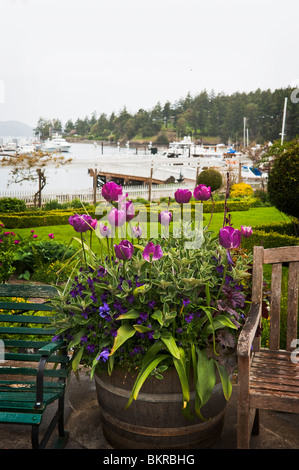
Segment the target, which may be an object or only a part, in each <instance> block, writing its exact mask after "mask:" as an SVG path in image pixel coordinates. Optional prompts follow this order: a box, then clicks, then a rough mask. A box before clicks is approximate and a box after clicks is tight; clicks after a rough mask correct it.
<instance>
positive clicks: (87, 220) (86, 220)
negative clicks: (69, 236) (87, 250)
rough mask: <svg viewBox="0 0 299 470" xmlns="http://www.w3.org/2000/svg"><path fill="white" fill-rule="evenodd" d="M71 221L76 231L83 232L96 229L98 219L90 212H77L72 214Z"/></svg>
mask: <svg viewBox="0 0 299 470" xmlns="http://www.w3.org/2000/svg"><path fill="white" fill-rule="evenodd" d="M69 223H70V225H72V226H73V227H74V229H75V231H76V232H79V233H83V232H87V231H88V230H92V229H94V228H95V227H96V225H97V219H93V218H92V217H91V216H90V215H88V214H82V215H79V214H75V215H71V217H70V218H69Z"/></svg>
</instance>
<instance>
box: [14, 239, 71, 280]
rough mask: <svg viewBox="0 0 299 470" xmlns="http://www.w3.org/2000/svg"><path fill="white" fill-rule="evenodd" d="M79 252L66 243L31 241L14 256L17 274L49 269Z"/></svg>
mask: <svg viewBox="0 0 299 470" xmlns="http://www.w3.org/2000/svg"><path fill="white" fill-rule="evenodd" d="M76 252H77V250H76V249H75V248H74V247H73V246H70V247H68V246H67V245H66V244H64V243H59V242H55V241H53V240H51V241H37V242H33V241H29V242H27V243H26V244H25V245H24V246H22V247H20V248H19V249H18V250H17V251H16V252H15V254H14V266H15V267H16V272H17V273H18V274H21V273H26V272H28V273H30V274H31V273H33V272H35V271H36V270H37V268H39V269H48V267H49V265H50V264H51V263H55V262H56V261H63V260H67V259H69V258H71V257H72V256H74V255H75V254H76Z"/></svg>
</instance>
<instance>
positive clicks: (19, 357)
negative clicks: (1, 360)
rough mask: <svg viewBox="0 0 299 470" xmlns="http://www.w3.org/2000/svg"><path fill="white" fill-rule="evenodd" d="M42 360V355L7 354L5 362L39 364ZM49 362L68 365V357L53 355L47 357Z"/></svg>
mask: <svg viewBox="0 0 299 470" xmlns="http://www.w3.org/2000/svg"><path fill="white" fill-rule="evenodd" d="M40 358H41V354H31V353H28V354H26V353H5V361H26V362H38V361H39V360H40ZM47 361H48V362H56V363H64V364H67V363H68V357H67V356H59V355H54V354H52V355H51V356H47Z"/></svg>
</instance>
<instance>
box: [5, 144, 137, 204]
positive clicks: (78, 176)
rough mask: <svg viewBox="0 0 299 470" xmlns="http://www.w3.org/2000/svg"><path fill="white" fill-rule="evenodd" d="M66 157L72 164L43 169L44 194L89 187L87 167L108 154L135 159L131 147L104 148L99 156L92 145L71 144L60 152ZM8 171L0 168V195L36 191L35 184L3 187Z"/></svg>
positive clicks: (93, 165) (95, 163)
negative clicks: (45, 179)
mask: <svg viewBox="0 0 299 470" xmlns="http://www.w3.org/2000/svg"><path fill="white" fill-rule="evenodd" d="M141 154H143V155H144V154H145V151H144V149H142V150H141V149H139V150H138V155H141ZM62 155H64V156H65V157H66V158H72V162H71V163H70V164H68V165H65V166H60V167H59V168H55V167H53V166H52V165H49V166H48V167H47V169H46V173H45V174H46V178H47V185H46V188H45V191H47V190H48V191H55V190H57V189H62V188H63V189H71V190H81V189H88V188H92V178H91V177H90V176H89V174H88V169H89V168H95V167H96V166H97V167H100V165H101V159H102V160H103V159H105V160H107V157H109V156H110V155H111V157H112V156H115V157H116V158H118V156H119V157H120V160H123V159H124V158H125V159H127V158H128V159H130V158H131V157H133V156H136V149H135V148H129V149H127V148H120V150H118V148H116V146H104V147H103V153H102V147H101V145H97V146H95V145H94V144H93V143H87V144H85V143H84V144H83V143H82V144H79V143H72V147H71V150H70V152H66V153H63V154H62ZM10 171H11V168H9V167H3V166H0V192H1V193H2V195H3V192H4V191H5V192H6V191H15V190H16V191H22V190H27V189H35V188H36V189H37V182H24V183H22V184H11V185H10V186H9V187H8V186H7V183H8V180H9V173H10Z"/></svg>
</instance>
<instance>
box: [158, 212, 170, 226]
mask: <svg viewBox="0 0 299 470" xmlns="http://www.w3.org/2000/svg"><path fill="white" fill-rule="evenodd" d="M171 218H172V213H171V212H169V211H162V212H160V214H159V215H158V220H159V222H160V224H161V225H164V226H166V227H167V226H168V225H169V224H170V222H171Z"/></svg>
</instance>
